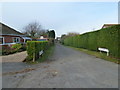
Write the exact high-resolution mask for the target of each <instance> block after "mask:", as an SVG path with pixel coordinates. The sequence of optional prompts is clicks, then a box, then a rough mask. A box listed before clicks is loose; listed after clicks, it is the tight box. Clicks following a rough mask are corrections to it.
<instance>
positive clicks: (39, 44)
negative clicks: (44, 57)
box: [27, 41, 49, 61]
mask: <svg viewBox="0 0 120 90" xmlns="http://www.w3.org/2000/svg"><path fill="white" fill-rule="evenodd" d="M48 47H49V46H48V41H28V42H27V53H28V57H27V60H29V61H31V60H33V58H34V59H35V60H37V59H38V58H39V52H40V51H41V50H43V51H45V50H46V49H47V48H48Z"/></svg>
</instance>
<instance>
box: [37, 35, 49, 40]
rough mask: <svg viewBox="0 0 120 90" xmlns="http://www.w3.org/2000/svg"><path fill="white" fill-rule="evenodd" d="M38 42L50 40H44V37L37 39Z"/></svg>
mask: <svg viewBox="0 0 120 90" xmlns="http://www.w3.org/2000/svg"><path fill="white" fill-rule="evenodd" d="M36 40H37V41H48V38H44V37H43V36H41V37H40V38H37V39H36Z"/></svg>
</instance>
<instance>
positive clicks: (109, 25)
mask: <svg viewBox="0 0 120 90" xmlns="http://www.w3.org/2000/svg"><path fill="white" fill-rule="evenodd" d="M114 25H120V24H104V25H103V26H102V28H107V27H111V26H114Z"/></svg>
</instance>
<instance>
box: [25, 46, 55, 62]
mask: <svg viewBox="0 0 120 90" xmlns="http://www.w3.org/2000/svg"><path fill="white" fill-rule="evenodd" d="M54 47H55V45H53V46H51V47H50V48H48V49H47V50H46V51H45V52H44V53H43V55H42V57H40V58H39V59H38V60H36V61H35V62H32V61H27V62H26V63H27V64H37V63H41V62H44V61H46V60H47V59H48V58H49V57H50V56H51V55H52V54H53V52H54Z"/></svg>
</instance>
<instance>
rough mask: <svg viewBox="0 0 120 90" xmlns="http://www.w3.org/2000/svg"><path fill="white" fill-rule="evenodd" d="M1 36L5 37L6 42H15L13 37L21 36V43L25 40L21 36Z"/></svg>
mask: <svg viewBox="0 0 120 90" xmlns="http://www.w3.org/2000/svg"><path fill="white" fill-rule="evenodd" d="M1 37H4V43H13V37H19V38H20V43H23V42H24V39H22V38H21V37H20V36H12V35H2V36H1Z"/></svg>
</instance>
